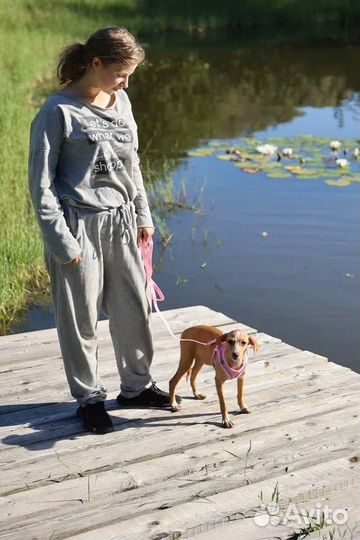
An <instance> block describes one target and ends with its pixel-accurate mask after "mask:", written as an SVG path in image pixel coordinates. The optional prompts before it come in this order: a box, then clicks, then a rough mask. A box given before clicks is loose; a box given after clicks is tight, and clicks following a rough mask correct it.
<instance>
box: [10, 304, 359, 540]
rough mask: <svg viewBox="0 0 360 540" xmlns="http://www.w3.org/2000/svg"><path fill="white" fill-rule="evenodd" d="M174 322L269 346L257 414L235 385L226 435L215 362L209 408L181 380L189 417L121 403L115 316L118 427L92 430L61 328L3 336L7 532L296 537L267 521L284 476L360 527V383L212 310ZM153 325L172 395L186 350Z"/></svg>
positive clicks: (256, 394) (103, 331) (108, 360)
mask: <svg viewBox="0 0 360 540" xmlns="http://www.w3.org/2000/svg"><path fill="white" fill-rule="evenodd" d="M164 315H165V316H166V319H167V320H168V321H169V324H170V326H171V328H172V329H173V331H174V332H175V333H176V334H177V336H178V337H179V335H180V333H181V331H182V330H183V329H184V328H186V327H188V326H192V325H194V324H213V325H215V326H219V327H221V328H222V329H223V331H226V330H229V329H232V328H234V327H237V328H239V327H241V328H244V329H246V330H247V331H249V332H250V333H252V334H256V337H257V339H258V340H259V341H260V342H261V345H262V347H261V351H260V353H259V354H258V355H257V356H256V357H255V358H254V359H252V360H251V363H250V365H249V368H248V385H247V397H248V402H249V405H250V407H251V409H252V411H253V413H252V414H251V415H235V412H236V410H237V403H236V384H234V381H231V382H228V383H226V385H225V396H226V399H227V400H228V402H229V406H230V410H231V415H233V418H234V421H235V422H236V423H235V427H234V429H232V430H224V429H223V428H221V425H220V413H219V406H218V398H217V395H216V390H215V387H214V373H213V369H212V368H211V367H205V368H204V369H203V371H202V372H201V374H200V376H199V386H200V387H201V389H202V390H203V391H204V392H205V393H206V394H207V399H206V400H205V401H201V402H199V401H196V400H194V399H192V395H191V392H190V387H189V384H188V383H186V381H185V379H184V380H182V381H181V383H180V384H179V387H178V393H180V394H181V395H182V396H183V397H184V399H183V408H182V410H181V411H180V412H179V413H176V414H171V413H170V412H169V411H168V410H148V409H118V408H117V407H116V405H115V402H114V401H112V400H114V398H115V396H116V395H117V393H118V387H119V376H118V374H117V370H116V363H115V357H114V351H113V347H112V343H111V340H110V336H109V332H108V321H101V322H100V323H99V349H100V369H101V374H102V377H103V379H104V381H105V383H106V384H107V386H108V390H109V400H108V404H107V406H108V408H109V410H110V412H111V414H112V416H113V419H114V424H115V431H114V432H113V433H110V434H108V435H106V436H102V437H99V436H96V435H92V434H89V433H85V432H84V430H83V428H82V426H81V423H80V421H79V420H78V419H77V418H76V417H75V416H74V414H75V410H76V404H75V403H74V402H73V401H72V400H71V396H70V395H69V392H68V388H67V384H66V379H65V376H64V372H63V367H62V359H61V356H60V350H59V347H58V343H57V335H56V330H55V329H50V330H44V331H39V332H32V333H27V334H22V335H21V334H20V335H14V336H5V337H3V338H0V346H1V353H0V373H1V377H2V382H3V384H4V385H5V386H6V387H8V388H11V393H10V394H9V395H8V396H4V397H2V398H1V404H0V437H1V442H0V470H1V484H0V493H1V494H2V495H1V496H0V538H6V539H7V540H15V539H20V538H21V539H22V540H23V539H24V538H33V539H35V538H36V539H39V540H43V539H45V538H57V539H59V540H60V539H61V538H73V539H76V540H77V539H78V540H80V539H81V540H91V539H92V538H94V539H95V538H96V540H97V539H98V538H104V540H106V539H107V538H111V539H116V538H119V539H123V540H125V539H129V540H132V539H136V540H137V539H138V538H144V539H146V538H149V539H151V540H159V539H160V538H169V540H170V539H172V538H177V537H180V536H181V537H183V538H194V540H195V539H197V538H198V539H199V540H205V539H206V540H216V539H220V538H225V537H226V538H230V539H231V538H233V539H234V540H235V538H236V539H238V538H246V539H247V540H260V539H265V538H272V537H276V538H286V537H287V536H288V535H289V528H288V527H284V526H280V525H277V526H273V525H271V524H269V526H268V527H266V528H263V527H259V526H258V525H256V523H255V522H254V520H253V515H254V513H255V512H256V511H258V510H259V495H260V493H261V491H263V492H264V493H266V494H267V495H266V496H270V495H271V493H272V491H273V489H274V486H275V485H276V482H278V485H279V488H280V495H281V497H282V499H283V501H284V503H286V502H287V501H288V500H289V497H291V498H292V499H293V500H295V501H304V500H305V502H304V504H305V503H306V504H307V507H308V508H310V509H311V508H313V507H314V504H315V503H316V502H317V501H320V502H321V501H322V502H323V503H325V498H326V499H327V500H329V501H331V502H332V503H333V504H337V505H338V507H339V505H340V506H341V505H345V504H346V505H347V506H348V508H349V515H350V518H351V519H352V520H356V519H359V512H358V509H357V508H355V505H354V494H355V493H359V488H358V483H359V477H358V463H357V458H356V456H357V446H358V442H359V440H358V427H359V410H358V405H357V404H358V395H359V390H360V377H359V375H357V374H355V373H354V372H352V371H351V370H349V369H346V368H342V367H340V366H338V365H336V364H333V363H331V362H327V359H326V358H324V357H321V356H319V355H316V354H313V353H311V352H308V351H301V350H299V349H297V348H295V347H292V346H291V345H288V344H286V343H282V342H281V340H279V339H277V338H274V337H272V336H268V335H266V334H262V333H256V330H255V329H253V328H250V327H247V326H246V325H241V324H240V323H237V322H236V321H233V320H232V319H230V318H228V317H226V316H225V315H223V314H221V313H217V312H214V311H212V310H210V309H208V308H206V307H205V306H191V307H188V308H185V309H175V310H170V311H167V312H165V313H164ZM152 325H153V334H154V340H155V357H154V363H153V366H152V374H153V378H154V379H155V380H156V381H157V383H158V384H159V386H161V387H163V388H166V386H167V381H168V380H169V378H170V377H171V376H172V375H173V373H174V371H175V369H176V367H177V363H178V360H179V342H178V340H175V339H173V338H171V337H170V336H169V335H168V334H167V331H166V329H165V327H164V326H163V323H162V321H161V320H160V318H159V316H158V314H156V313H155V314H153V318H152ZM49 366H51V369H49ZM164 504H165V506H162V505H164ZM159 508H162V509H161V510H160V509H159ZM295 528H296V527H295ZM290 529H291V530H294V527H292V528H290ZM286 535H287V536H286ZM344 538H346V536H344Z"/></svg>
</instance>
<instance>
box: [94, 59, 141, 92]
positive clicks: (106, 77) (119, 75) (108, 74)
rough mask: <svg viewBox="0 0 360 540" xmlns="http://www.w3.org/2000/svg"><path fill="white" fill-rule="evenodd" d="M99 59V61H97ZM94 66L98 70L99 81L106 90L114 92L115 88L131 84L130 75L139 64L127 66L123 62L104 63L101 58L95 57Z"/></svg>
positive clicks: (99, 84)
mask: <svg viewBox="0 0 360 540" xmlns="http://www.w3.org/2000/svg"><path fill="white" fill-rule="evenodd" d="M96 60H98V62H96ZM93 67H94V69H95V70H96V71H95V72H96V75H97V83H98V86H99V88H101V90H103V91H104V92H107V93H109V94H112V93H113V92H115V90H119V89H120V88H124V89H125V90H126V89H127V88H128V86H129V77H130V76H131V75H132V74H133V73H134V71H135V69H136V68H137V64H132V65H129V66H125V65H122V64H116V63H114V64H104V63H102V62H101V60H100V59H98V58H94V60H93Z"/></svg>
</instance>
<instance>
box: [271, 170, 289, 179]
mask: <svg viewBox="0 0 360 540" xmlns="http://www.w3.org/2000/svg"><path fill="white" fill-rule="evenodd" d="M267 176H268V177H269V178H291V174H288V173H287V172H285V171H273V172H269V173H267Z"/></svg>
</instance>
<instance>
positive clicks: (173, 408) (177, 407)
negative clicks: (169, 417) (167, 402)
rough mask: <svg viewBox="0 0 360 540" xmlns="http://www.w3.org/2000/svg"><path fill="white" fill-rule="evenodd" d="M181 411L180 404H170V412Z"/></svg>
mask: <svg viewBox="0 0 360 540" xmlns="http://www.w3.org/2000/svg"><path fill="white" fill-rule="evenodd" d="M178 411H181V406H180V405H179V404H178V403H174V405H171V412H178Z"/></svg>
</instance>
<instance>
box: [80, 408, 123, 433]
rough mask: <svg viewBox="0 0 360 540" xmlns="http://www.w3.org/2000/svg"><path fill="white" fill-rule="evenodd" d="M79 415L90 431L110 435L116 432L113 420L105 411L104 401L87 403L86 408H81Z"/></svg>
mask: <svg viewBox="0 0 360 540" xmlns="http://www.w3.org/2000/svg"><path fill="white" fill-rule="evenodd" d="M78 415H79V416H80V417H81V419H82V421H83V424H84V426H85V428H86V429H87V430H88V431H92V432H93V433H110V432H111V431H114V427H113V423H112V420H111V418H110V416H109V415H108V413H107V412H106V410H105V405H104V402H103V401H97V402H96V403H87V404H86V405H85V406H84V407H79V408H78Z"/></svg>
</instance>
